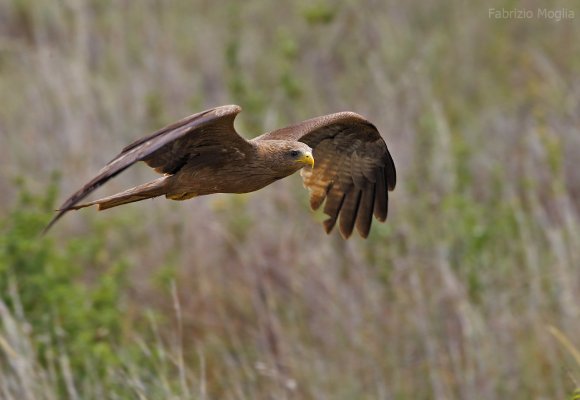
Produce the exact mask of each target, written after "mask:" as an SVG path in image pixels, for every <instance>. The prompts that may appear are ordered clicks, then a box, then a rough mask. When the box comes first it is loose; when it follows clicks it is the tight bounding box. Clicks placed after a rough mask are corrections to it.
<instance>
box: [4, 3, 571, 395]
mask: <svg viewBox="0 0 580 400" xmlns="http://www.w3.org/2000/svg"><path fill="white" fill-rule="evenodd" d="M489 7H494V8H496V9H500V8H502V7H504V8H506V9H513V8H514V7H523V6H520V5H516V3H514V2H511V1H500V0H498V1H494V2H492V3H490V4H475V3H474V4H468V3H465V2H461V1H448V2H439V1H434V0H430V1H426V2H422V3H414V2H407V3H401V2H390V1H385V2H375V1H370V0H368V1H366V0H365V1H361V2H354V1H349V0H345V1H340V2H335V3H331V2H327V1H316V2H314V3H312V2H308V1H302V0H301V1H298V2H294V3H281V2H262V1H258V0H250V1H246V2H243V3H239V4H238V3H235V2H232V3H227V4H221V3H220V4H219V5H218V4H217V3H215V2H214V3H212V2H209V1H205V0H197V1H194V2H190V1H185V0H177V1H173V2H158V1H153V0H151V1H149V0H147V1H143V2H124V3H122V4H121V3H118V2H114V1H98V2H97V1H90V0H81V1H77V2H73V3H67V2H64V3H62V2H50V1H46V2H36V1H31V0H5V1H4V2H2V3H0V16H1V17H0V94H1V96H0V135H1V138H0V187H2V190H1V191H0V235H1V236H0V398H3V399H4V398H6V399H61V398H70V399H77V398H79V399H81V398H82V399H91V398H95V399H97V398H99V399H100V398H112V399H125V398H142V399H157V398H183V399H189V398H192V399H208V398H211V399H214V398H215V399H254V398H297V399H303V398H304V399H310V398H313V399H314V398H316V399H319V398H323V399H324V398H328V399H352V398H356V399H376V398H381V399H408V398H413V399H478V398H481V399H506V398H509V399H520V398H521V399H530V398H561V399H566V398H574V396H577V394H574V391H575V390H578V387H579V386H580V362H579V360H578V357H577V355H578V354H577V353H578V349H580V341H579V340H578V338H579V337H580V335H579V334H578V333H579V332H580V302H579V301H578V293H580V268H579V265H580V250H579V248H578V243H580V201H579V200H578V199H579V198H580V172H579V170H578V168H577V162H576V160H578V159H579V157H580V131H579V129H578V127H579V126H580V114H579V113H578V110H580V80H579V78H578V77H579V76H580V43H578V41H577V40H575V38H577V37H579V36H580V25H579V23H578V18H580V9H575V8H574V7H575V4H573V3H571V2H566V1H557V0H550V1H542V2H540V1H539V0H538V1H535V0H532V1H530V2H526V8H528V9H532V10H535V9H536V8H538V7H542V8H543V7H547V8H552V9H557V8H561V7H567V8H572V9H574V10H575V13H576V18H575V19H572V20H562V21H560V22H556V21H551V20H545V19H541V18H534V19H527V20H500V19H493V18H491V19H490V18H489V17H488V8H489ZM231 103H237V104H240V105H241V106H242V107H243V108H244V111H243V112H242V113H241V114H240V116H239V118H238V121H237V122H236V126H237V128H238V130H239V131H240V132H242V133H243V134H244V135H246V136H247V137H252V136H255V135H257V134H260V133H262V132H263V131H266V130H271V129H274V128H276V127H279V126H283V125H285V124H288V123H291V122H295V121H299V120H302V119H306V118H310V117H312V116H315V115H321V114H325V113H331V112H336V111H339V110H352V111H356V112H359V113H361V114H363V115H365V116H367V117H368V118H369V119H370V120H372V121H373V122H374V123H375V124H376V126H377V127H378V128H379V130H380V131H381V132H382V134H383V136H384V137H385V140H386V141H387V143H388V145H389V148H390V149H391V152H392V154H393V156H394V159H395V163H396V165H397V169H398V176H399V183H398V186H397V188H396V190H395V192H393V193H392V195H391V203H390V214H389V220H388V222H387V223H386V224H378V223H377V224H374V226H373V229H372V232H371V235H370V237H369V239H368V240H366V241H364V240H361V239H359V238H352V239H351V240H349V241H348V242H344V241H342V239H340V238H339V237H338V235H337V234H336V233H334V234H332V235H331V236H330V237H328V236H326V235H325V234H324V232H323V229H322V227H321V226H320V221H319V219H320V218H319V217H320V215H319V214H317V213H312V212H309V210H308V201H307V191H305V190H304V189H302V187H301V182H300V179H299V178H298V177H297V176H296V177H292V178H289V179H287V180H284V181H281V182H277V183H275V184H274V185H272V186H270V187H268V188H266V189H264V190H262V191H260V192H258V193H253V194H249V195H247V196H230V195H218V196H212V197H206V198H198V199H194V200H191V201H188V202H183V203H177V202H168V201H163V200H152V201H147V202H143V203H136V204H131V205H128V206H126V207H122V208H119V209H113V210H111V211H107V212H103V213H96V212H94V210H83V211H80V212H77V213H71V214H70V215H67V216H66V218H64V219H63V220H62V222H59V225H57V226H56V227H55V229H54V230H53V231H51V233H50V235H49V236H47V237H40V236H39V235H38V232H39V230H40V229H41V227H42V226H43V225H44V224H45V223H46V222H47V221H48V220H49V219H50V217H51V214H52V209H53V208H54V207H56V206H57V205H58V202H59V201H60V200H62V199H63V198H65V197H66V195H68V194H69V193H70V192H72V191H73V190H74V189H76V188H77V187H78V186H80V185H81V184H82V183H84V182H85V181H86V180H87V179H88V178H90V177H91V176H92V175H93V174H95V173H96V172H97V171H98V170H99V169H100V168H101V167H102V165H103V164H104V163H106V162H107V161H109V160H110V159H111V158H112V157H113V156H114V155H115V154H116V153H117V152H118V151H119V150H120V149H121V148H122V147H123V146H124V145H125V144H127V143H129V142H130V141H132V140H133V139H136V138H138V137H140V136H142V135H145V134H147V133H149V132H151V131H153V130H155V129H157V128H159V127H160V126H162V125H164V124H166V123H169V122H171V121H172V120H174V119H177V118H181V117H183V116H186V115H188V114H191V113H194V112H197V111H200V110H202V109H205V108H209V107H212V106H215V105H219V104H231ZM55 170H57V171H59V174H60V179H58V180H55V179H54V178H53V177H52V173H51V171H55ZM151 176H152V174H151V173H150V172H149V171H148V170H147V168H144V167H135V168H134V169H132V170H129V171H127V172H126V173H124V174H122V175H120V176H119V177H118V178H116V179H115V180H113V181H111V183H110V184H108V185H107V187H106V188H104V189H103V191H102V192H101V193H105V192H106V193H113V192H115V190H120V189H123V188H125V187H128V186H130V185H134V184H135V182H142V181H145V180H147V179H149V178H150V177H151Z"/></svg>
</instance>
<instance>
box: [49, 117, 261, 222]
mask: <svg viewBox="0 0 580 400" xmlns="http://www.w3.org/2000/svg"><path fill="white" fill-rule="evenodd" d="M240 111H241V108H240V107H239V106H236V105H229V106H221V107H216V108H212V109H210V110H206V111H202V112H200V113H197V114H193V115H191V116H189V117H187V118H184V119H182V120H181V121H178V122H175V123H173V124H171V125H169V126H166V127H165V128H163V129H160V130H159V131H157V132H155V133H153V134H152V135H150V136H147V137H144V138H141V139H139V140H137V141H135V142H134V143H132V144H130V145H129V146H127V147H125V148H124V149H123V150H122V151H121V153H120V154H119V155H117V156H116V157H115V158H114V159H112V160H111V161H110V162H109V163H108V164H107V165H105V167H104V168H103V169H101V171H100V172H99V174H98V175H97V176H95V177H94V178H93V179H91V181H89V182H88V183H87V184H85V185H84V186H83V187H82V188H81V189H79V190H78V191H76V192H75V193H74V194H72V195H71V196H70V197H69V198H68V199H67V200H66V201H65V202H64V203H63V204H62V205H61V206H60V208H59V210H58V213H57V214H56V215H55V216H54V218H53V219H52V220H51V221H50V223H49V224H48V225H47V226H46V228H45V229H44V233H46V232H47V231H48V230H49V229H50V228H51V227H52V225H54V223H55V222H56V221H58V220H59V218H60V217H62V216H63V215H64V214H65V213H66V212H67V211H69V210H70V209H71V207H73V206H74V205H75V204H77V203H78V202H79V201H81V200H82V199H84V198H85V197H87V196H88V195H89V194H90V193H91V192H93V191H94V190H95V189H97V188H98V187H99V186H101V185H103V184H104V183H105V182H107V181H108V180H109V179H111V178H113V177H114V176H115V175H117V174H119V173H121V172H122V171H124V170H125V169H127V168H128V167H130V166H131V165H133V164H134V163H136V162H137V161H145V162H146V163H147V165H149V166H150V167H152V168H155V170H156V171H157V172H159V173H164V174H173V173H175V172H177V171H178V170H179V169H180V168H181V167H182V166H183V165H185V164H186V163H187V161H188V159H189V158H190V157H192V156H194V155H195V152H196V149H199V148H201V147H203V146H221V147H223V148H227V147H230V146H234V147H236V148H238V149H239V150H243V149H244V148H249V147H250V144H249V143H248V142H247V141H246V139H244V138H243V137H241V136H239V135H238V133H237V132H236V130H235V129H234V119H235V117H236V115H237V114H238V113H239V112H240Z"/></svg>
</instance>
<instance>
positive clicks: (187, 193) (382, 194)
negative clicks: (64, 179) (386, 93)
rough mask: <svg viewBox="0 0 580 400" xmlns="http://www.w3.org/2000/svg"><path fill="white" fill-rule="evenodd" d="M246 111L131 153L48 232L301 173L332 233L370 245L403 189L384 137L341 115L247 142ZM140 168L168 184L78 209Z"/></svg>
mask: <svg viewBox="0 0 580 400" xmlns="http://www.w3.org/2000/svg"><path fill="white" fill-rule="evenodd" d="M240 111H241V108H240V107H239V106H236V105H228V106H221V107H216V108H212V109H210V110H206V111H203V112H200V113H197V114H193V115H191V116H189V117H187V118H184V119H182V120H181V121H178V122H175V123H174V124H171V125H169V126H167V127H165V128H163V129H161V130H159V131H157V132H155V133H153V134H152V135H150V136H147V137H144V138H142V139H139V140H137V141H135V142H133V143H132V144H130V145H128V146H127V147H125V148H124V149H123V150H122V151H121V153H120V154H119V155H117V156H116V157H115V158H113V160H111V161H110V162H109V163H108V164H107V165H105V167H104V168H103V169H101V171H100V172H99V173H98V175H97V176H95V177H94V178H93V179H92V180H91V181H89V182H88V183H87V184H85V185H84V186H83V187H82V188H80V189H79V190H78V191H76V192H75V193H74V194H73V195H71V196H70V197H69V198H68V199H67V200H66V201H65V202H64V203H63V204H62V205H61V207H60V208H59V210H57V211H58V213H57V214H56V215H55V216H54V218H53V219H52V220H51V221H50V223H49V224H48V225H47V227H46V228H45V230H44V232H46V231H48V230H49V229H50V228H51V227H52V226H53V225H54V223H55V222H56V221H58V220H59V219H60V218H61V217H62V216H63V215H64V214H65V213H66V212H68V211H70V210H78V209H80V208H83V207H88V206H92V205H97V206H98V209H99V210H106V209H108V208H112V207H116V206H120V205H122V204H127V203H132V202H135V201H141V200H145V199H149V198H153V197H158V196H165V197H166V198H168V199H171V200H186V199H190V198H192V197H196V196H203V195H207V194H212V193H248V192H253V191H256V190H259V189H261V188H263V187H264V186H267V185H269V184H271V183H273V182H275V181H277V180H279V179H282V178H285V177H287V176H289V175H292V174H293V173H294V172H296V171H298V170H300V174H301V175H302V179H303V183H304V186H305V187H306V188H308V189H309V191H310V205H311V207H312V209H314V210H316V209H318V208H319V207H320V206H321V205H322V204H323V203H324V208H323V210H324V213H325V214H326V215H327V216H328V218H327V219H326V220H325V221H324V228H325V230H326V232H327V233H330V231H331V230H332V228H333V227H334V226H335V224H336V222H337V220H338V222H339V223H338V226H339V229H340V233H341V235H342V236H343V237H344V238H345V239H347V238H348V237H349V236H350V235H351V234H352V231H353V229H354V227H355V226H356V230H357V231H358V233H359V234H360V235H361V236H362V237H364V238H366V237H367V236H368V234H369V231H370V227H371V223H372V217H373V214H374V216H375V217H376V218H377V219H378V220H379V221H381V222H383V221H385V220H386V218H387V211H388V191H391V190H393V189H394V188H395V183H396V172H395V164H394V163H393V159H392V158H391V155H390V154H389V150H388V149H387V145H386V144H385V141H384V140H383V138H382V137H381V135H380V134H379V131H378V130H377V128H375V126H374V125H373V124H371V123H370V122H369V121H367V120H366V119H365V118H363V117H362V116H360V115H358V114H356V113H353V112H348V111H347V112H339V113H336V114H329V115H324V116H321V117H316V118H312V119H309V120H306V121H303V122H300V123H298V124H295V125H291V126H288V127H285V128H282V129H278V130H275V131H273V132H269V133H265V134H263V135H261V136H258V137H256V138H254V139H252V140H246V139H244V138H243V137H242V136H240V135H239V134H238V133H237V132H236V130H235V128H234V119H235V118H236V116H237V115H238V113H239V112H240ZM137 161H144V162H145V163H146V164H147V165H148V166H150V167H151V168H154V169H155V171H157V172H159V173H160V174H163V176H162V177H160V178H158V179H155V180H154V181H151V182H148V183H145V184H143V185H139V186H136V187H134V188H132V189H128V190H125V191H124V192H121V193H118V194H115V195H112V196H109V197H104V198H102V199H98V200H95V201H91V202H88V203H82V204H79V202H80V201H81V200H83V199H84V198H85V197H87V196H88V195H89V194H90V193H91V192H93V191H94V190H95V189H97V188H98V187H99V186H101V185H103V184H104V183H105V182H107V181H108V180H109V179H111V178H113V177H114V176H115V175H117V174H119V173H121V172H122V171H124V170H125V169H127V168H128V167H130V166H131V165H133V164H135V163H136V162H137ZM325 200H326V201H325Z"/></svg>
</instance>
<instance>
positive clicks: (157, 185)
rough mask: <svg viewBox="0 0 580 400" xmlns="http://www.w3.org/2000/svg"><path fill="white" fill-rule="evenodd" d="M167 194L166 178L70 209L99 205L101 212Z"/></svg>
mask: <svg viewBox="0 0 580 400" xmlns="http://www.w3.org/2000/svg"><path fill="white" fill-rule="evenodd" d="M166 193H167V187H166V177H162V178H159V179H156V180H154V181H151V182H148V183H145V184H143V185H139V186H136V187H134V188H131V189H127V190H125V191H124V192H121V193H117V194H114V195H112V196H108V197H103V198H102V199H98V200H95V201H91V202H90V203H84V204H77V205H74V206H72V207H70V210H78V209H80V208H85V207H89V206H94V205H97V206H98V210H99V211H101V210H106V209H108V208H113V207H117V206H120V205H122V204H127V203H133V202H135V201H141V200H145V199H150V198H153V197H157V196H162V195H164V194H166Z"/></svg>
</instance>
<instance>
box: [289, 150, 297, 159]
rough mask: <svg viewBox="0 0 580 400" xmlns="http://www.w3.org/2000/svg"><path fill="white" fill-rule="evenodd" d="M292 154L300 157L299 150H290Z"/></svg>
mask: <svg viewBox="0 0 580 400" xmlns="http://www.w3.org/2000/svg"><path fill="white" fill-rule="evenodd" d="M290 155H291V156H292V157H298V150H292V151H291V152H290Z"/></svg>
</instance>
